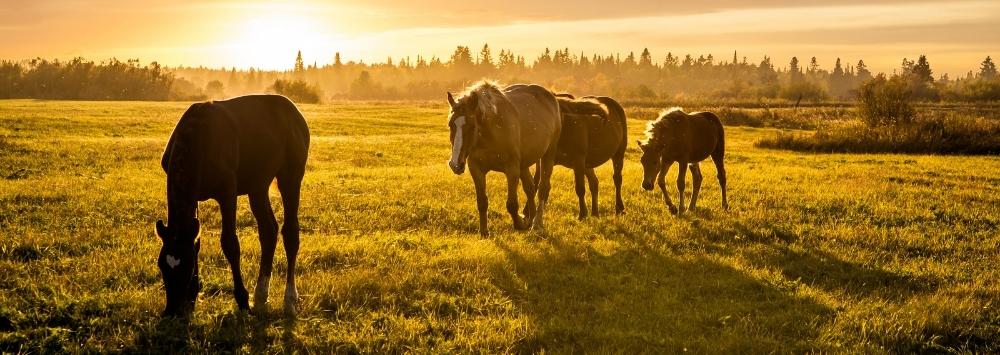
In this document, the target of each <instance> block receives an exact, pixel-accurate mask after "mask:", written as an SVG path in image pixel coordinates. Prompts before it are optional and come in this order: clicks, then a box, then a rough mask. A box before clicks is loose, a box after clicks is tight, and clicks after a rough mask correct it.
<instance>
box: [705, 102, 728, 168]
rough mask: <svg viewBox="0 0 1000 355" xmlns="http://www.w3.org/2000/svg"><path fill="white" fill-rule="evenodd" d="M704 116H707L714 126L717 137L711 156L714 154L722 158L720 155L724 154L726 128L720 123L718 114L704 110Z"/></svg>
mask: <svg viewBox="0 0 1000 355" xmlns="http://www.w3.org/2000/svg"><path fill="white" fill-rule="evenodd" d="M705 116H707V117H708V120H709V121H711V122H712V124H713V125H714V126H715V129H716V134H717V135H718V138H719V139H718V143H716V145H715V149H714V150H713V151H712V157H713V159H714V157H715V156H718V157H719V158H722V156H724V155H725V154H726V130H725V128H724V127H723V125H722V120H721V119H719V116H717V115H716V114H714V113H711V112H705Z"/></svg>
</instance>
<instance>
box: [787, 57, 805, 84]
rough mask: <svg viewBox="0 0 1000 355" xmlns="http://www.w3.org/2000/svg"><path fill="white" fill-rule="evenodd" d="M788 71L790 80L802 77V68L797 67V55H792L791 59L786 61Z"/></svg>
mask: <svg viewBox="0 0 1000 355" xmlns="http://www.w3.org/2000/svg"><path fill="white" fill-rule="evenodd" d="M788 73H789V75H791V80H792V82H797V81H799V80H801V79H802V69H801V68H799V58H798V57H792V60H791V61H789V62H788Z"/></svg>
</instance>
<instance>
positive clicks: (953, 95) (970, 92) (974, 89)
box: [943, 78, 1000, 101]
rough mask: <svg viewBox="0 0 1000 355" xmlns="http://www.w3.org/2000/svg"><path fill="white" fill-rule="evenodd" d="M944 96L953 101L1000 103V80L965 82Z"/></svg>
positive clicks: (984, 79)
mask: <svg viewBox="0 0 1000 355" xmlns="http://www.w3.org/2000/svg"><path fill="white" fill-rule="evenodd" d="M943 96H944V98H945V99H946V100H952V101H1000V79H998V78H992V79H986V78H976V79H969V80H963V81H962V82H961V83H959V84H958V85H955V87H954V88H952V89H951V90H948V91H945V92H944V93H943Z"/></svg>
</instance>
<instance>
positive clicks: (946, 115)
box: [756, 75, 1000, 154]
mask: <svg viewBox="0 0 1000 355" xmlns="http://www.w3.org/2000/svg"><path fill="white" fill-rule="evenodd" d="M857 95H858V102H857V111H856V112H857V117H858V118H857V120H856V121H855V122H849V123H846V124H840V125H829V126H826V127H820V128H819V130H818V131H817V132H816V133H814V134H811V135H810V134H797V133H783V132H778V133H777V134H776V135H775V136H774V137H772V138H766V139H763V140H760V141H758V142H757V143H756V146H757V147H761V148H774V149H789V150H798V151H810V152H844V153H929V154H934V153H936V154H1000V121H998V120H988V119H986V118H984V117H981V116H973V115H969V114H967V113H959V112H954V111H946V110H926V111H922V112H920V113H919V114H918V111H917V110H916V109H915V108H914V106H913V103H912V100H913V98H912V92H911V89H910V88H909V85H908V84H907V82H906V81H905V80H904V79H903V78H902V77H898V76H896V77H892V78H886V77H885V76H884V75H879V76H878V77H876V78H875V79H873V80H871V81H869V82H867V83H865V84H864V85H862V86H861V88H860V89H859V90H858V93H857Z"/></svg>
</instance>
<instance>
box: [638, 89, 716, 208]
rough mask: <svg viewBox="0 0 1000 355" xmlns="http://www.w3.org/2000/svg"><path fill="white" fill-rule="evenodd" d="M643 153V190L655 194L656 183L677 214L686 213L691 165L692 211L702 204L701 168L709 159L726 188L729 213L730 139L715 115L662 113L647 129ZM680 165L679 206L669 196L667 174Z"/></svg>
mask: <svg viewBox="0 0 1000 355" xmlns="http://www.w3.org/2000/svg"><path fill="white" fill-rule="evenodd" d="M638 144H639V148H640V149H641V150H642V158H641V159H640V161H641V162H642V170H643V179H642V188H643V189H645V190H647V191H651V190H653V179H654V178H656V182H657V185H659V186H660V191H661V192H662V193H663V200H664V201H666V202H667V207H668V208H669V209H670V212H671V213H673V214H678V215H679V214H682V213H684V175H685V174H686V173H687V172H686V170H687V167H688V165H690V166H691V176H692V178H693V181H692V185H693V187H694V189H693V191H692V192H691V207H690V208H689V210H693V209H694V208H695V205H696V204H697V203H698V193H699V192H700V191H701V180H702V177H701V168H700V167H699V162H701V161H702V160H705V159H706V158H708V157H709V156H711V157H712V162H713V163H715V168H716V171H717V172H718V175H717V176H718V178H719V185H720V186H721V187H722V208H724V209H726V210H728V209H729V202H728V200H727V199H726V167H725V163H723V157H724V156H725V154H726V138H725V132H724V130H723V128H722V121H721V120H719V116H716V115H715V114H714V113H711V112H694V113H691V114H687V113H685V112H684V111H683V110H681V109H680V108H672V109H669V110H665V111H663V112H661V113H660V116H659V117H658V118H657V119H655V120H653V121H650V122H649V125H648V126H647V129H646V141H645V142H643V141H638ZM674 162H677V163H678V164H679V165H680V167H679V169H680V171H679V172H678V174H677V191H678V193H679V194H680V197H678V206H677V207H674V204H673V203H671V202H670V196H669V195H667V188H666V181H665V178H666V176H667V170H669V169H670V166H671V165H673V164H674Z"/></svg>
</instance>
